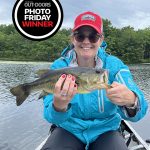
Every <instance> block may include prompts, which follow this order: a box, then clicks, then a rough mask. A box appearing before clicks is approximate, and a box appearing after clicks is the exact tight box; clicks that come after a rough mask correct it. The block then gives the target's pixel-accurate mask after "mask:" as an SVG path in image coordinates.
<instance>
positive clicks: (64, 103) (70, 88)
mask: <svg viewBox="0 0 150 150" xmlns="http://www.w3.org/2000/svg"><path fill="white" fill-rule="evenodd" d="M76 93H77V84H76V83H75V77H74V76H72V75H70V74H69V75H65V74H63V75H62V76H61V77H60V78H59V79H58V81H57V82H56V84H55V90H54V100H53V105H54V108H55V109H56V111H63V112H65V111H66V110H67V107H68V104H69V102H70V101H71V99H72V98H73V96H74V95H75V94H76Z"/></svg>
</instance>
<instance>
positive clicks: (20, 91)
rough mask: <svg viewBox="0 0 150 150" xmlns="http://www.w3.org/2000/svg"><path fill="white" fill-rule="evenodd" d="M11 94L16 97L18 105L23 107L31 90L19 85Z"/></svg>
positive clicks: (11, 90)
mask: <svg viewBox="0 0 150 150" xmlns="http://www.w3.org/2000/svg"><path fill="white" fill-rule="evenodd" d="M10 92H11V93H12V94H13V95H14V96H16V105H17V106H19V105H21V104H22V103H23V102H24V101H25V100H26V98H27V97H28V96H29V94H30V88H28V86H27V85H18V86H16V87H13V88H11V89H10Z"/></svg>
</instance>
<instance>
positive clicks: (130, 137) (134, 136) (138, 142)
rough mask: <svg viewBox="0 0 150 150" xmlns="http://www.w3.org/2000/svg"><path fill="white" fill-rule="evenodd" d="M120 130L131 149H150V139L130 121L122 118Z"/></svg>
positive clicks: (38, 148)
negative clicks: (138, 131)
mask: <svg viewBox="0 0 150 150" xmlns="http://www.w3.org/2000/svg"><path fill="white" fill-rule="evenodd" d="M120 132H121V134H122V135H123V137H124V140H125V142H126V145H127V147H128V149H129V150H150V139H148V140H146V141H145V140H144V139H142V137H141V136H140V135H139V134H138V133H137V132H136V130H135V129H134V128H133V127H132V126H131V125H130V124H129V122H127V121H125V120H122V122H121V126H120ZM49 136H50V134H49V135H48V136H47V137H46V138H45V139H44V141H42V143H41V144H40V145H39V146H38V147H37V148H36V149H35V150H40V149H41V148H42V146H43V145H44V144H45V142H46V141H47V139H48V137H49Z"/></svg>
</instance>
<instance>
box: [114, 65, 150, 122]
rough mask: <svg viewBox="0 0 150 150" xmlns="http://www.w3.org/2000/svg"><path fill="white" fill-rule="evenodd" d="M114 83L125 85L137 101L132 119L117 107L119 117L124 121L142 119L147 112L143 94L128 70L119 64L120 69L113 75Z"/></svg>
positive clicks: (121, 108) (123, 109)
mask: <svg viewBox="0 0 150 150" xmlns="http://www.w3.org/2000/svg"><path fill="white" fill-rule="evenodd" d="M114 81H116V82H119V83H122V84H124V85H126V86H127V87H128V88H129V89H130V90H131V91H132V92H134V93H135V95H136V96H137V100H138V106H137V112H136V114H135V116H134V117H130V116H129V115H128V113H127V111H126V109H125V108H124V107H120V106H118V112H119V114H120V115H121V117H122V118H123V119H125V120H129V121H132V122H136V121H138V120H140V119H141V118H143V117H144V116H145V114H146V112H147V108H148V104H147V100H146V99H145V98H144V94H143V92H142V91H141V90H140V89H139V88H138V86H137V85H136V84H135V82H134V81H133V77H132V75H131V73H130V70H129V68H128V67H127V66H126V65H124V64H123V63H122V62H121V67H120V69H119V71H118V72H117V73H116V75H115V79H114Z"/></svg>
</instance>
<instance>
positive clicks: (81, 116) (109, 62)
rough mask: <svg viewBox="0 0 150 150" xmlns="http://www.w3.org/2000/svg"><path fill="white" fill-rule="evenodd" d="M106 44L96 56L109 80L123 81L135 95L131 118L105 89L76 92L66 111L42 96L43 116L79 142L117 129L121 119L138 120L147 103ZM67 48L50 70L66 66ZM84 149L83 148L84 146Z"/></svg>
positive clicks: (68, 59) (126, 68)
mask: <svg viewBox="0 0 150 150" xmlns="http://www.w3.org/2000/svg"><path fill="white" fill-rule="evenodd" d="M105 48H106V43H105V42H103V43H102V45H101V47H100V48H99V50H98V53H97V56H98V57H99V58H100V59H101V60H102V68H104V69H108V70H109V83H110V84H111V83H112V82H113V81H116V82H119V83H122V84H125V85H126V86H127V87H128V88H129V89H130V90H131V91H133V92H134V93H135V94H136V95H137V97H138V105H139V109H138V112H137V113H136V115H135V116H134V117H129V116H128V114H127V113H126V111H125V110H124V107H120V106H117V105H115V104H113V103H112V102H111V101H110V100H109V99H108V98H107V96H106V92H105V90H94V91H92V92H91V93H89V94H76V95H75V96H74V97H73V99H72V100H71V104H70V107H69V109H68V110H67V111H66V112H57V111H55V109H54V108H53V105H52V103H53V94H49V95H48V96H46V97H44V117H45V119H46V120H47V121H48V122H50V123H53V124H56V125H57V126H59V127H62V128H64V129H66V130H68V131H69V132H71V133H72V134H74V135H75V136H76V137H77V138H79V139H80V140H81V141H82V142H83V143H85V144H87V147H88V145H89V143H91V142H93V141H94V140H96V138H97V137H98V136H99V135H100V134H102V133H104V132H106V131H110V130H117V129H118V128H119V126H120V122H121V120H122V119H125V120H130V121H133V122H136V121H138V120H140V119H141V118H142V117H144V115H145V114H146V111H147V107H148V106H147V102H146V100H145V99H144V95H143V93H142V92H141V91H140V90H139V88H138V87H137V85H136V84H135V83H134V81H133V79H132V75H131V73H130V71H129V68H128V67H127V66H126V65H124V64H123V62H122V61H121V60H120V59H118V58H116V57H114V56H112V55H108V54H107V53H106V52H105ZM68 51H70V47H67V48H66V49H64V51H63V52H62V57H61V58H59V59H57V60H56V61H54V63H53V64H52V65H51V69H58V68H63V67H67V66H69V64H70V62H71V60H72V59H73V56H72V54H70V55H69V57H68V55H66V54H67V53H68ZM86 149H87V148H86Z"/></svg>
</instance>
